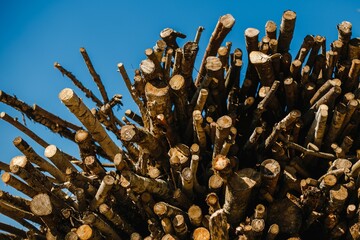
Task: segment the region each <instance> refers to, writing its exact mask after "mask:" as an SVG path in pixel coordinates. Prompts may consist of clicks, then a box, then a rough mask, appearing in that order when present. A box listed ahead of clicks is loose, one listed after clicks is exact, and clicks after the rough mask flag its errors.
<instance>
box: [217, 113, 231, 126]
mask: <svg viewBox="0 0 360 240" xmlns="http://www.w3.org/2000/svg"><path fill="white" fill-rule="evenodd" d="M216 124H217V126H218V127H220V128H222V129H229V128H230V127H231V126H232V119H231V117H229V116H227V115H224V116H222V117H220V118H219V119H218V120H217V121H216Z"/></svg>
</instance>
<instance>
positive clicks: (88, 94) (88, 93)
mask: <svg viewBox="0 0 360 240" xmlns="http://www.w3.org/2000/svg"><path fill="white" fill-rule="evenodd" d="M54 67H55V68H57V69H58V70H59V71H60V72H61V73H62V74H63V75H66V76H67V77H68V78H69V79H70V80H71V81H72V82H73V83H74V85H75V86H76V87H78V88H79V89H80V90H81V91H82V92H84V93H85V96H86V97H87V98H90V99H91V100H92V101H93V102H94V103H96V106H98V107H101V106H102V105H103V103H102V102H101V100H100V99H99V98H97V97H96V96H95V95H94V93H93V92H92V91H91V90H89V89H87V88H86V87H84V85H83V84H82V83H81V82H80V81H79V80H78V79H77V78H76V77H75V76H74V75H73V74H72V73H71V72H69V71H67V70H66V69H65V68H63V67H62V66H61V65H60V64H59V63H57V62H55V63H54Z"/></svg>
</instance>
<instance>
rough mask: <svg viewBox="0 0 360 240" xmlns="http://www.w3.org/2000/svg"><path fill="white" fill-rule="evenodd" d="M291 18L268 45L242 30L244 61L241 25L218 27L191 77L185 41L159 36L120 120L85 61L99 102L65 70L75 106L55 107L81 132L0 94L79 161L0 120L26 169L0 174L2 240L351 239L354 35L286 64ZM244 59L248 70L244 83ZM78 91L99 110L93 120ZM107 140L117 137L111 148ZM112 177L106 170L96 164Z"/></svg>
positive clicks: (356, 153) (226, 22)
mask: <svg viewBox="0 0 360 240" xmlns="http://www.w3.org/2000/svg"><path fill="white" fill-rule="evenodd" d="M295 21H296V13H295V12H293V11H290V10H288V11H285V12H284V14H283V16H282V19H281V23H280V27H279V31H278V30H277V25H276V23H275V22H274V21H268V22H267V23H266V24H265V35H264V36H263V37H261V36H259V35H260V31H259V30H258V29H255V28H248V29H246V30H245V42H246V51H244V52H243V51H242V50H241V49H238V48H235V49H232V43H231V42H224V40H225V38H226V36H227V34H228V33H229V32H230V31H231V29H232V27H233V26H234V24H235V19H234V18H233V16H231V15H230V14H227V15H224V16H221V17H220V18H219V20H218V22H217V24H216V27H215V29H214V31H213V33H212V35H211V37H210V40H209V43H208V45H207V46H206V48H205V51H204V55H203V58H202V61H201V64H200V67H198V68H197V69H198V71H196V72H195V71H194V64H195V59H196V57H197V55H198V51H199V40H200V37H201V33H202V31H203V30H204V28H203V27H199V28H198V31H197V32H196V36H195V38H194V40H190V41H188V42H186V43H185V44H184V45H183V47H180V46H179V43H178V41H179V38H180V39H184V38H186V35H185V34H183V33H180V32H177V31H175V30H174V29H171V28H165V29H164V30H162V31H161V33H160V38H161V39H159V40H158V41H157V42H156V43H155V46H154V47H153V48H148V49H146V50H145V55H144V60H143V61H141V63H140V65H139V69H137V70H135V74H134V76H133V77H132V79H130V77H129V75H128V73H127V71H126V69H125V66H124V64H123V63H119V64H118V70H119V72H120V75H121V77H122V78H123V80H124V82H125V85H126V87H127V89H128V91H129V92H130V95H131V97H132V99H133V101H134V102H135V104H136V105H137V107H138V109H137V110H126V111H125V116H123V117H121V118H119V117H118V116H116V112H114V110H113V108H114V107H115V106H117V105H121V104H122V101H123V100H122V96H121V95H120V94H117V95H115V96H113V97H112V98H109V97H108V94H107V92H106V90H105V87H104V85H103V82H102V80H101V78H100V76H99V75H98V74H97V73H96V71H95V69H94V67H93V65H92V63H91V60H90V58H89V56H88V54H87V52H86V50H85V49H84V48H81V49H80V52H81V54H82V56H83V58H84V61H85V64H86V66H87V67H88V69H89V72H90V74H91V76H92V77H93V79H94V82H95V83H96V84H97V87H98V89H99V93H100V95H101V98H98V97H97V95H96V94H95V93H94V92H92V91H91V90H90V89H88V88H86V87H85V86H84V85H83V84H82V83H81V81H80V80H78V79H77V78H76V76H75V75H73V74H72V73H71V72H70V71H68V70H66V69H65V68H64V67H63V66H62V65H60V64H59V63H55V68H57V69H58V70H59V71H60V72H61V73H62V74H63V75H64V76H66V77H67V78H69V79H70V80H71V81H72V82H73V83H74V85H75V86H76V87H77V89H78V90H76V91H75V90H73V89H70V88H66V89H63V90H61V91H60V93H59V98H60V100H61V102H62V103H63V104H64V105H65V107H67V108H68V109H69V110H70V111H71V112H72V113H73V114H74V115H75V116H76V117H77V118H78V119H79V121H80V122H81V124H82V125H81V126H78V125H76V124H73V123H70V122H68V121H66V120H64V119H62V118H61V117H59V116H56V115H54V114H52V113H50V112H48V111H47V110H45V109H43V108H41V107H40V106H38V105H33V106H30V105H28V104H26V103H25V102H23V101H21V100H19V99H18V98H16V97H15V96H11V95H8V94H6V93H5V92H2V91H0V101H1V102H3V103H5V104H8V105H10V106H11V107H13V108H15V109H16V110H18V111H20V112H21V113H23V114H25V115H26V116H27V117H28V118H29V119H31V120H33V121H35V122H38V123H40V124H42V125H44V126H46V127H47V128H49V129H50V130H51V131H53V132H54V133H57V134H59V135H61V136H62V137H64V138H67V139H69V140H70V141H72V142H73V144H75V145H77V146H78V147H79V152H80V154H79V156H80V157H78V158H76V157H74V156H71V155H69V154H68V153H66V150H65V151H63V150H60V149H59V148H58V147H57V146H56V145H52V144H50V143H48V142H46V141H45V140H44V139H43V138H41V137H39V136H38V135H37V134H36V133H35V132H33V131H31V130H30V129H29V128H27V127H26V125H24V124H22V123H21V122H19V121H17V120H16V119H15V118H13V117H11V116H9V115H8V114H7V113H5V112H2V113H1V114H0V117H1V119H3V120H5V121H6V122H8V123H9V124H11V125H12V126H14V127H16V128H18V129H20V130H21V131H22V132H23V133H24V134H25V135H26V137H25V138H28V137H29V138H31V139H33V140H34V141H35V142H36V143H37V144H39V145H40V146H41V147H43V149H44V153H38V152H36V151H35V150H34V149H33V148H32V146H30V145H29V144H28V143H27V142H26V140H25V139H24V138H23V137H17V138H15V139H14V141H13V143H14V145H15V147H16V148H18V149H19V151H20V152H21V155H19V156H16V157H14V158H12V159H10V161H9V162H8V163H5V162H0V168H1V170H2V171H3V173H2V176H1V178H2V180H3V182H4V183H5V184H7V185H10V186H11V187H13V188H15V189H16V190H17V191H19V192H22V193H23V195H24V197H19V196H15V195H14V194H11V193H8V192H5V191H0V213H2V214H3V215H6V216H8V217H10V218H12V219H14V220H15V221H17V222H18V223H19V224H21V225H23V229H19V228H17V227H14V226H10V225H8V224H6V223H0V230H1V231H2V232H1V239H29V240H33V239H68V240H70V239H75V240H76V239H81V240H84V239H132V240H135V239H144V240H145V239H146V240H151V239H153V240H165V239H182V240H185V239H194V240H200V239H202V240H207V239H212V240H220V239H243V240H244V239H249V240H257V239H268V240H270V239H314V238H317V239H357V240H359V239H360V233H359V231H360V208H359V204H360V201H359V199H360V175H359V174H360V134H358V133H359V130H360V129H359V123H360V104H359V103H360V87H359V75H360V40H359V38H354V37H353V36H352V25H351V23H349V22H346V21H344V22H342V23H340V24H339V25H338V26H337V30H338V39H337V40H335V41H334V42H332V43H331V44H330V48H329V49H327V46H326V39H325V37H324V36H313V35H307V36H305V37H304V41H303V43H302V44H301V46H300V47H299V50H298V52H297V54H296V56H292V55H291V54H290V53H289V49H290V43H291V40H292V38H293V34H294V30H295ZM243 55H245V58H247V59H248V62H249V63H248V65H247V67H246V70H245V71H246V73H245V74H244V75H245V78H244V79H240V72H241V70H242V68H243V61H242V58H243ZM79 90H80V91H81V92H83V93H84V94H85V96H86V97H87V98H89V99H91V100H92V101H93V102H94V105H95V107H94V108H92V109H90V108H89V107H88V106H86V105H85V104H84V102H83V101H82V99H81V98H80V97H79V95H78V92H79ZM110 135H114V136H115V137H116V140H115V138H112V137H110ZM106 161H108V162H106Z"/></svg>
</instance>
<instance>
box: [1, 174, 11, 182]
mask: <svg viewBox="0 0 360 240" xmlns="http://www.w3.org/2000/svg"><path fill="white" fill-rule="evenodd" d="M10 179H11V174H10V173H8V172H4V173H3V174H2V175H1V180H2V181H3V182H4V183H5V184H7V183H8V182H9V181H10Z"/></svg>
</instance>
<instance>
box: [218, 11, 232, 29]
mask: <svg viewBox="0 0 360 240" xmlns="http://www.w3.org/2000/svg"><path fill="white" fill-rule="evenodd" d="M220 22H221V24H222V25H223V26H224V27H225V28H232V27H233V26H234V24H235V18H234V17H233V16H232V15H231V14H225V15H224V16H221V17H220Z"/></svg>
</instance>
